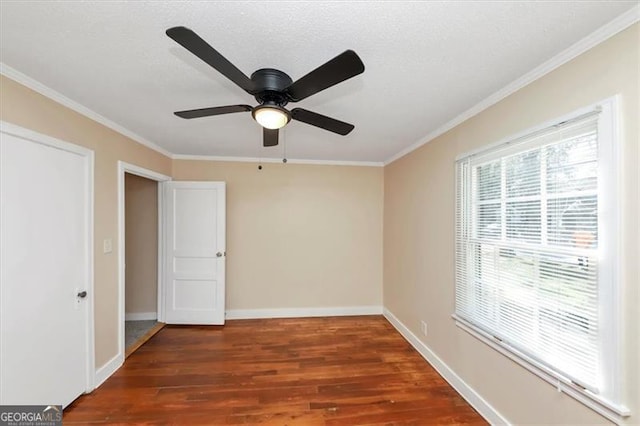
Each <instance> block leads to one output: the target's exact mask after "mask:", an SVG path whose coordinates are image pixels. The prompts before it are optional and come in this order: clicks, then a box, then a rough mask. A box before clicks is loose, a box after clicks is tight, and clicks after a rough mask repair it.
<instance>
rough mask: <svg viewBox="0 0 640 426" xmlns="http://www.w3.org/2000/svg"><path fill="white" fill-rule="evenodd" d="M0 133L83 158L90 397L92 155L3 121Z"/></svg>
mask: <svg viewBox="0 0 640 426" xmlns="http://www.w3.org/2000/svg"><path fill="white" fill-rule="evenodd" d="M0 133H4V134H8V135H13V136H16V137H18V138H21V139H26V140H29V141H31V142H34V143H37V144H40V145H45V146H48V147H52V148H56V149H59V150H62V151H67V152H71V153H73V154H76V155H80V156H82V157H84V158H85V177H86V189H85V191H86V192H85V206H84V214H85V220H86V229H85V233H84V234H85V236H84V237H85V245H86V246H85V247H86V252H85V270H86V277H85V280H86V288H87V298H86V299H87V301H86V302H87V310H86V314H85V315H86V316H85V321H86V325H87V332H86V344H85V351H84V352H85V365H86V366H85V369H86V381H85V393H90V392H91V391H93V390H94V388H95V378H96V368H95V362H96V357H95V320H94V304H95V297H94V260H95V257H94V256H95V253H94V247H93V243H94V232H95V229H94V208H95V205H94V191H95V186H94V185H95V183H94V170H95V166H94V164H95V155H94V151H93V150H92V149H89V148H86V147H83V146H80V145H76V144H73V143H70V142H66V141H63V140H60V139H57V138H54V137H52V136H48V135H45V134H42V133H38V132H36V131H33V130H30V129H27V128H24V127H20V126H17V125H15V124H11V123H8V122H6V121H0Z"/></svg>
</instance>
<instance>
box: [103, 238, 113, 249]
mask: <svg viewBox="0 0 640 426" xmlns="http://www.w3.org/2000/svg"><path fill="white" fill-rule="evenodd" d="M102 251H103V252H104V253H111V252H112V251H113V244H112V242H111V238H107V239H106V240H104V241H103V242H102Z"/></svg>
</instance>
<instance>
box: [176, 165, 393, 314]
mask: <svg viewBox="0 0 640 426" xmlns="http://www.w3.org/2000/svg"><path fill="white" fill-rule="evenodd" d="M173 176H174V179H175V180H214V181H215V180H218V181H225V182H227V309H259V308H305V307H339V306H370V305H378V306H380V305H382V189H383V182H382V178H383V170H382V168H381V167H346V166H317V165H299V164H286V165H284V164H275V163H269V164H264V165H263V169H262V170H258V168H257V164H254V163H229V162H212V161H184V160H177V161H174V163H173Z"/></svg>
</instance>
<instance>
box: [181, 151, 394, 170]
mask: <svg viewBox="0 0 640 426" xmlns="http://www.w3.org/2000/svg"><path fill="white" fill-rule="evenodd" d="M171 158H173V159H174V160H192V161H226V162H237V163H283V160H282V159H281V158H257V157H224V156H215V155H183V154H174V155H173V156H172V157H171ZM287 164H309V165H315V166H357V167H384V163H383V162H381V161H380V162H377V161H337V160H305V159H296V158H287Z"/></svg>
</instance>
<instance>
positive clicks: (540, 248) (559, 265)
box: [456, 111, 612, 394]
mask: <svg viewBox="0 0 640 426" xmlns="http://www.w3.org/2000/svg"><path fill="white" fill-rule="evenodd" d="M598 118H599V113H598V112H597V111H594V112H591V113H588V114H584V115H582V116H580V117H577V118H575V119H573V120H571V121H568V122H565V123H561V124H559V125H556V126H552V127H550V128H547V129H544V130H543V131H539V132H537V133H536V134H532V135H529V136H528V137H524V138H521V139H520V140H518V141H515V142H513V143H509V144H503V145H501V146H498V147H495V148H492V149H489V150H487V151H484V152H481V153H479V154H476V155H472V156H469V157H466V158H463V159H461V160H459V161H458V163H457V198H456V225H457V226H456V317H457V318H459V319H461V320H463V321H464V322H466V323H467V324H469V325H471V326H472V327H475V328H478V329H479V330H481V331H482V332H484V333H486V334H488V335H489V336H492V337H493V338H494V339H495V340H496V341H497V342H500V344H501V345H502V346H504V347H506V348H509V349H510V350H512V351H513V352H514V353H516V354H519V355H522V356H523V357H525V358H526V359H528V360H532V361H534V362H535V363H537V364H539V365H542V366H544V367H545V368H546V369H547V370H548V371H551V372H552V373H553V374H557V376H558V377H561V378H563V379H564V380H565V381H570V382H572V383H574V384H576V385H578V386H579V387H580V388H584V389H587V390H588V391H589V392H592V393H594V394H598V393H599V392H601V391H602V388H603V386H606V385H604V383H605V381H606V379H605V376H606V374H607V365H606V363H607V362H608V360H605V359H603V355H602V354H603V345H604V344H605V343H604V341H605V340H604V339H603V337H604V334H605V333H607V332H608V330H607V329H603V327H605V325H604V323H605V322H603V321H602V315H603V313H604V314H606V312H608V311H607V310H608V309H611V308H612V307H611V306H603V300H601V299H602V298H601V289H600V287H599V286H600V281H599V268H600V266H601V265H599V261H600V256H599V245H600V241H599V240H600V238H599V234H600V229H599V224H600V217H599V211H601V209H600V207H601V206H600V205H599V203H600V202H601V200H600V199H599V195H600V193H599V188H600V186H599V179H600V176H599V170H600V167H599V158H600V157H599V138H598ZM609 324H610V322H607V325H606V326H607V327H608V326H609Z"/></svg>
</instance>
